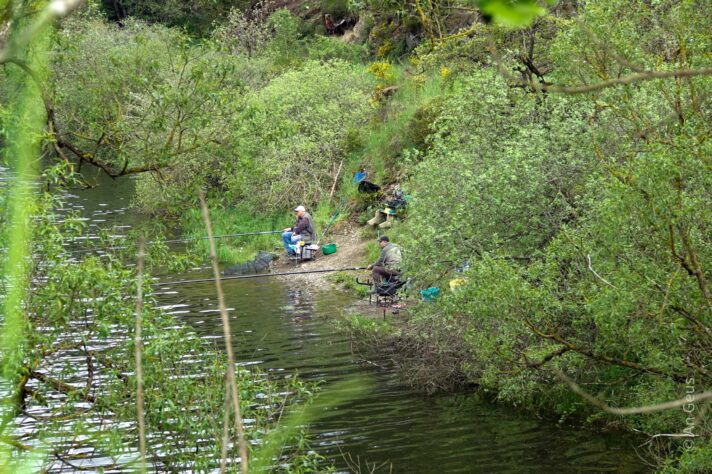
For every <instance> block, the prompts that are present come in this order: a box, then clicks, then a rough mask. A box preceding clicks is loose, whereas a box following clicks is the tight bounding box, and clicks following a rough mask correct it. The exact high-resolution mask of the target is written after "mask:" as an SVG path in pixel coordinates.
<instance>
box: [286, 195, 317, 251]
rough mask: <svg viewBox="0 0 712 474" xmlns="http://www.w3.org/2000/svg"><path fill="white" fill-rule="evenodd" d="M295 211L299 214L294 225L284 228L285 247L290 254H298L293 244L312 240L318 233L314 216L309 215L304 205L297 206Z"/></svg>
mask: <svg viewBox="0 0 712 474" xmlns="http://www.w3.org/2000/svg"><path fill="white" fill-rule="evenodd" d="M294 212H295V213H296V214H297V220H296V222H295V223H294V226H293V227H288V228H286V229H284V232H283V233H282V241H283V242H284V249H285V250H286V251H287V255H290V256H295V255H296V253H295V252H294V249H293V248H292V247H291V246H293V245H295V244H296V243H297V242H299V241H300V240H301V241H302V242H311V241H312V239H313V238H314V235H315V234H316V230H315V229H314V221H313V220H312V216H310V215H309V213H308V212H307V210H306V209H305V208H304V206H297V207H296V208H295V209H294Z"/></svg>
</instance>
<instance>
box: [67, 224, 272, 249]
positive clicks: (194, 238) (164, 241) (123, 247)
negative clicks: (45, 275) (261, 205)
mask: <svg viewBox="0 0 712 474" xmlns="http://www.w3.org/2000/svg"><path fill="white" fill-rule="evenodd" d="M280 233H282V231H281V230H267V231H264V232H243V233H240V234H224V235H214V236H213V238H214V239H228V238H234V237H244V236H249V235H269V234H280ZM206 239H207V237H191V238H187V239H171V240H150V241H148V242H146V245H151V244H153V243H156V242H162V243H164V244H177V243H181V242H194V241H196V240H206ZM82 240H88V239H82ZM126 248H128V247H127V246H125V245H120V246H113V247H103V248H100V249H99V248H97V249H76V250H70V251H69V252H70V253H84V252H94V251H96V250H123V249H126Z"/></svg>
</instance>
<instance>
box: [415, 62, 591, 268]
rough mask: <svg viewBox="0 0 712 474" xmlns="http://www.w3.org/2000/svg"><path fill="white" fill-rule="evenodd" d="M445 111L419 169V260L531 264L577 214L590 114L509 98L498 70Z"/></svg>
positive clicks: (575, 106) (562, 101) (458, 90)
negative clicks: (504, 258) (482, 258)
mask: <svg viewBox="0 0 712 474" xmlns="http://www.w3.org/2000/svg"><path fill="white" fill-rule="evenodd" d="M468 97H478V98H479V99H478V101H477V102H476V103H471V102H469V101H468V100H467V98H468ZM441 107H442V110H443V113H442V114H441V115H440V116H439V117H438V118H437V119H436V120H435V123H434V124H433V133H432V135H431V137H430V138H429V141H430V148H429V150H428V153H427V154H426V155H425V157H424V159H423V161H422V162H420V163H419V164H418V165H417V166H416V167H415V175H414V177H413V182H412V185H413V187H414V193H413V194H414V195H415V199H414V202H413V205H412V211H413V212H411V216H412V217H411V218H410V219H409V221H408V228H409V229H412V230H413V232H412V234H411V236H410V239H411V240H410V241H411V242H412V244H411V245H412V246H417V248H418V252H416V253H415V255H414V256H413V259H409V260H410V262H411V263H412V264H413V265H419V266H423V265H427V266H428V267H429V268H430V269H433V268H436V269H437V268H453V267H454V266H456V265H458V264H460V263H462V262H463V261H465V260H467V259H470V258H474V257H476V256H478V255H482V254H484V253H494V254H502V255H508V256H513V257H519V258H529V257H530V256H531V255H532V254H533V253H534V252H536V251H538V250H540V249H541V248H542V247H543V246H544V245H546V243H547V242H548V240H549V239H550V238H551V237H552V236H553V235H555V234H556V232H557V230H558V229H559V228H560V226H561V225H562V223H564V222H566V221H568V220H571V219H573V218H574V217H575V215H576V212H577V211H576V207H578V206H579V203H578V201H579V198H580V195H581V194H582V192H583V190H584V187H583V178H584V177H586V176H587V175H588V174H589V173H590V172H591V170H592V157H591V156H590V152H589V151H588V147H587V142H586V140H585V139H581V138H580V137H581V135H582V133H584V132H585V130H586V121H587V118H588V116H590V114H591V113H592V112H591V111H590V108H588V107H586V105H585V104H582V103H581V102H580V101H577V100H574V99H567V98H561V97H549V98H541V97H536V96H533V95H531V94H527V93H526V92H525V91H521V90H509V91H508V90H507V89H506V87H505V86H504V82H503V80H502V79H501V78H499V77H498V76H497V75H496V74H495V73H494V72H491V71H483V72H481V73H476V74H473V75H472V76H470V77H468V78H467V79H466V80H465V79H463V80H462V81H460V82H458V83H457V84H456V87H455V88H454V89H453V91H452V93H451V94H450V95H449V96H448V98H447V99H446V100H445V102H444V103H443V104H442V106H441ZM574 136H576V137H579V139H578V140H577V141H576V142H574V143H572V142H571V137H574Z"/></svg>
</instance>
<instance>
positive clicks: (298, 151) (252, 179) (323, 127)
mask: <svg viewBox="0 0 712 474" xmlns="http://www.w3.org/2000/svg"><path fill="white" fill-rule="evenodd" d="M369 89H370V82H369V80H368V78H367V77H366V76H365V75H364V73H363V70H362V69H361V68H359V67H357V66H353V65H350V64H348V63H345V62H343V61H330V62H327V63H321V62H315V61H310V62H308V63H305V64H304V66H303V67H301V68H299V69H295V70H291V71H288V72H285V73H284V74H282V75H280V76H278V77H276V78H275V79H273V80H272V81H271V82H270V83H269V85H267V86H266V87H264V88H263V89H261V90H260V91H258V92H256V93H254V94H251V95H250V96H249V97H248V101H247V106H246V108H245V111H244V112H243V115H242V120H241V121H240V122H239V123H237V124H236V125H237V130H235V132H234V135H233V137H234V139H235V140H236V147H235V149H236V152H237V153H239V157H238V159H237V160H233V161H232V163H231V164H232V166H233V168H232V169H229V170H228V171H227V172H226V174H225V177H224V178H223V182H224V183H225V185H226V188H227V190H228V192H227V194H226V197H227V198H228V199H229V200H230V201H232V202H238V201H244V202H247V203H249V204H250V205H251V206H252V207H253V209H255V210H256V211H266V212H274V211H277V210H284V209H285V207H286V206H292V205H293V204H294V203H295V202H296V201H299V202H301V203H304V204H305V205H307V206H312V207H313V204H316V203H318V202H320V201H322V200H323V199H325V198H326V197H327V196H328V192H329V188H330V186H331V185H332V183H333V180H334V175H335V172H336V170H337V168H338V163H339V162H340V161H341V160H342V159H344V155H345V151H344V148H345V139H346V136H347V133H346V132H347V130H349V128H351V127H358V126H360V125H361V124H363V123H364V122H365V120H366V118H367V117H368V112H369V110H370V107H369V104H368V95H367V93H368V90H369Z"/></svg>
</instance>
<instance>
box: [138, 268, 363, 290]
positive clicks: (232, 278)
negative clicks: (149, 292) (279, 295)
mask: <svg viewBox="0 0 712 474" xmlns="http://www.w3.org/2000/svg"><path fill="white" fill-rule="evenodd" d="M367 269H368V268H367V267H347V268H326V269H322V270H307V271H303V272H277V273H258V274H256V275H235V276H224V277H220V280H221V281H223V280H243V279H247V278H264V277H273V276H284V275H307V274H310V273H327V272H350V271H357V270H367ZM210 281H215V278H199V279H196V280H178V281H165V282H161V283H153V284H152V285H151V286H164V285H186V284H188V283H207V282H210Z"/></svg>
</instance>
